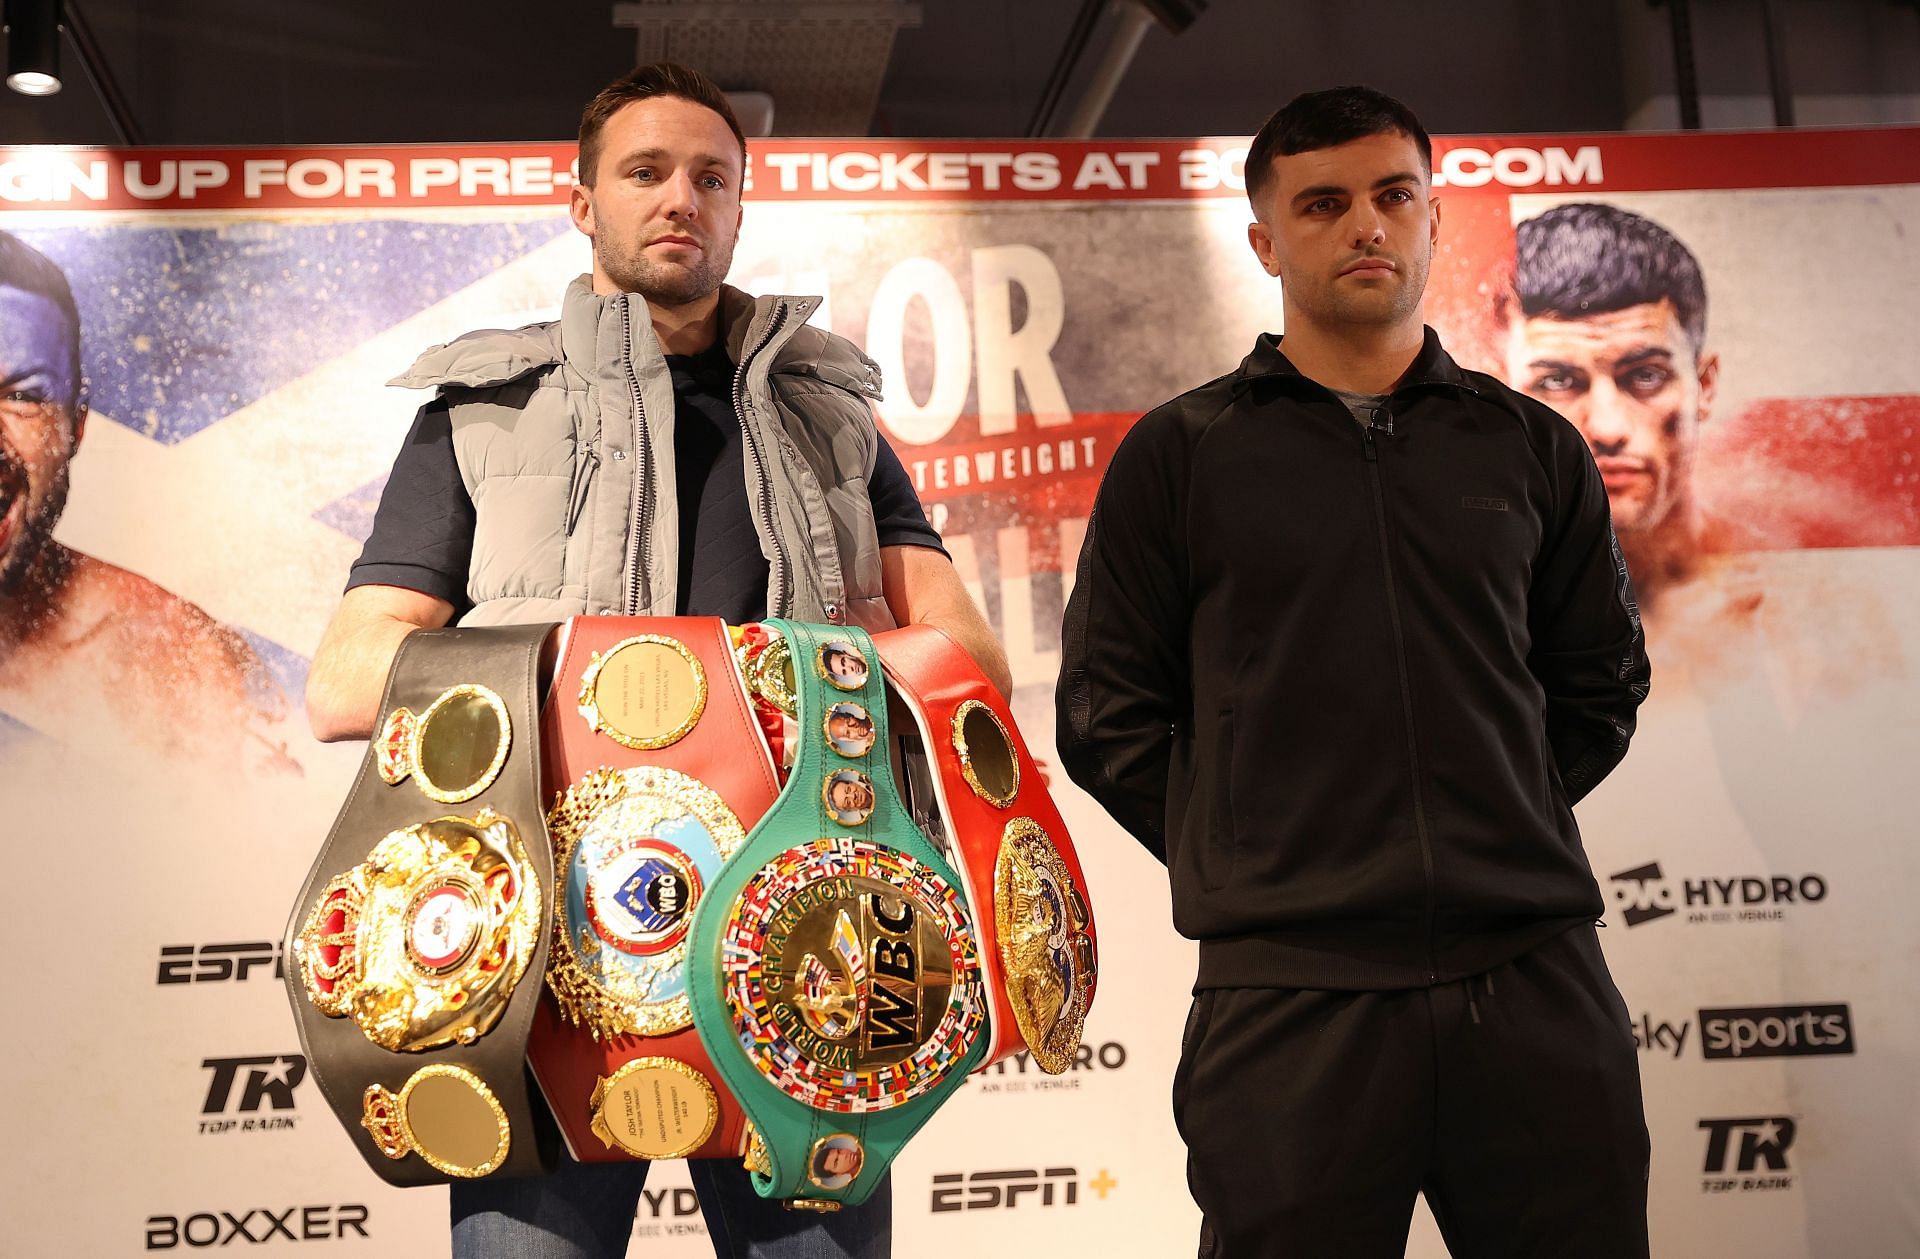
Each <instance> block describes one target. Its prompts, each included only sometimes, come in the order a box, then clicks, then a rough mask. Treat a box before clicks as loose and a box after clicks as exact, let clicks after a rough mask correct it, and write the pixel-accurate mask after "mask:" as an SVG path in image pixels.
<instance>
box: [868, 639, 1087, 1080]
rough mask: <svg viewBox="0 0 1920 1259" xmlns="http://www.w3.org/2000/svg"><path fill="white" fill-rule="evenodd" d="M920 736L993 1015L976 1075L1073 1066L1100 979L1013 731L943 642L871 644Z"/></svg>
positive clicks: (1008, 717) (1046, 813)
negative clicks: (1007, 1062)
mask: <svg viewBox="0 0 1920 1259" xmlns="http://www.w3.org/2000/svg"><path fill="white" fill-rule="evenodd" d="M873 645H874V646H875V647H876V648H877V649H878V650H879V652H880V662H881V665H882V666H883V667H884V668H885V669H886V673H887V680H888V681H889V682H891V683H892V684H893V688H894V691H895V693H896V694H898V695H899V696H900V698H901V699H902V700H903V701H905V703H906V706H907V707H908V709H909V710H910V711H911V712H912V714H913V717H914V721H915V722H916V724H917V725H918V726H919V731H920V739H921V741H922V743H923V745H924V747H925V748H926V751H927V754H928V758H929V759H930V760H931V761H932V763H933V767H934V768H933V775H932V777H933V784H932V785H933V790H934V795H935V798H936V799H937V800H938V802H939V814H940V817H941V818H942V819H944V821H945V824H946V832H947V837H948V839H949V844H948V848H947V852H948V855H949V856H950V857H951V858H952V860H953V863H954V865H955V866H956V867H958V869H959V871H960V877H961V879H962V880H963V882H964V883H965V886H966V890H967V901H968V903H969V904H970V905H971V906H972V909H973V920H974V929H975V931H976V932H977V933H978V935H979V938H980V965H981V970H982V971H983V972H984V974H985V978H986V987H987V993H988V997H989V1000H990V1002H991V1004H992V1011H993V1028H992V1033H993V1034H992V1040H991V1043H990V1046H989V1048H988V1050H987V1054H986V1057H985V1058H984V1059H983V1062H982V1065H985V1064H987V1063H992V1062H996V1061H998V1060H999V1059H1001V1058H1005V1057H1009V1056H1010V1055H1012V1054H1015V1053H1017V1052H1019V1051H1020V1050H1021V1049H1023V1048H1024V1049H1026V1050H1027V1051H1028V1052H1029V1053H1030V1054H1031V1055H1032V1057H1033V1061H1034V1063H1035V1064H1036V1065H1037V1066H1039V1068H1040V1069H1041V1070H1042V1071H1045V1072H1048V1073H1050V1074H1053V1075H1058V1074H1060V1073H1061V1072H1063V1071H1065V1070H1067V1069H1068V1068H1069V1067H1071V1066H1072V1065H1073V1059H1074V1055H1075V1054H1076V1053H1077V1052H1079V1049H1080V1036H1081V1033H1082V1032H1083V1031H1084V1030H1085V1028H1086V1021H1087V1011H1088V1010H1089V1009H1090V1008H1091V1007H1092V1005H1093V992H1094V987H1095V982H1096V979H1097V976H1098V973H1099V962H1098V950H1097V947H1096V945H1097V940H1096V937H1095V934H1094V927H1093V910H1092V907H1091V906H1092V902H1091V901H1090V900H1089V898H1088V896H1087V890H1086V889H1087V881H1086V876H1085V874H1083V873H1082V872H1081V869H1080V858H1079V856H1078V855H1077V854H1076V853H1075V852H1074V848H1073V840H1072V839H1071V838H1069V837H1068V835H1067V828H1066V824H1065V823H1064V822H1063V821H1062V820H1061V817H1060V810H1059V809H1058V807H1056V806H1055V804H1054V802H1053V797H1052V796H1051V795H1050V794H1049V793H1048V791H1047V786H1046V782H1045V781H1044V780H1043V779H1042V778H1041V776H1040V768H1039V766H1038V765H1036V764H1035V763H1034V760H1033V756H1032V755H1031V754H1030V753H1029V752H1028V751H1027V745H1026V743H1025V742H1024V741H1023V740H1022V739H1021V737H1020V729H1019V727H1018V726H1016V725H1015V724H1014V722H1013V716H1012V714H1011V713H1010V712H1008V710H1007V707H1006V704H1005V703H1004V702H1003V701H1002V700H1001V698H1000V696H999V693H998V692H997V691H995V690H994V688H993V684H992V683H991V682H988V681H987V679H986V676H985V675H984V674H982V673H981V672H980V668H979V666H978V665H976V664H974V662H973V658H972V657H970V656H969V655H967V653H966V651H965V650H963V649H962V648H961V647H960V645H959V644H958V643H955V642H954V641H953V639H951V638H949V637H948V636H947V635H946V634H945V633H944V632H943V631H941V630H939V629H937V628H935V627H934V626H931V625H909V626H906V627H905V628H902V629H896V630H888V631H886V632H885V633H882V634H878V635H876V636H875V637H874V640H873Z"/></svg>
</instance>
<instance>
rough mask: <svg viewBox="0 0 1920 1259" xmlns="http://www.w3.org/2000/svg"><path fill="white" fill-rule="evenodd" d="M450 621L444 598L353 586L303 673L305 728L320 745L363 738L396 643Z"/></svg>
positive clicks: (397, 646)
mask: <svg viewBox="0 0 1920 1259" xmlns="http://www.w3.org/2000/svg"><path fill="white" fill-rule="evenodd" d="M452 619H453V605H452V604H451V603H448V602H447V601H446V600H445V599H436V598H435V597H434V596H432V595H424V594H421V593H420V592H419V591H417V590H406V589H402V588H401V587H399V586H355V587H354V588H353V589H352V590H349V591H347V593H346V597H345V598H343V599H341V600H340V608H339V610H338V611H337V612H335V613H334V614H333V620H332V622H331V623H329V624H328V626H327V632H326V634H325V635H324V636H323V637H322V638H321V639H320V650H318V651H316V652H315V653H314V655H313V671H312V672H311V673H309V674H307V724H308V725H309V726H311V727H312V728H313V737H314V738H316V739H319V740H320V741H321V742H322V743H332V742H335V741H336V740H340V739H365V738H368V737H370V736H371V735H372V734H373V723H374V721H375V719H376V718H378V717H379V715H380V695H381V692H382V691H383V690H384V689H385V687H386V683H387V671H388V670H389V669H391V668H392V667H393V657H394V654H395V653H396V652H398V651H399V650H400V640H401V639H403V638H405V637H406V636H407V635H408V634H411V633H413V631H415V630H417V629H439V628H440V627H441V626H442V625H445V624H446V623H447V622H448V621H450V620H452Z"/></svg>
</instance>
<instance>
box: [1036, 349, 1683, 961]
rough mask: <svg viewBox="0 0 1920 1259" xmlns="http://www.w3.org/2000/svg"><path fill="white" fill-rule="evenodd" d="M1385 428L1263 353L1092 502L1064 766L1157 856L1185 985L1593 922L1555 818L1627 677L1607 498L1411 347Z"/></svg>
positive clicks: (1612, 725) (1590, 891)
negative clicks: (1180, 942)
mask: <svg viewBox="0 0 1920 1259" xmlns="http://www.w3.org/2000/svg"><path fill="white" fill-rule="evenodd" d="M1387 405H1388V417H1387V418H1386V419H1385V420H1384V421H1383V423H1382V425H1381V426H1380V428H1379V429H1377V430H1376V429H1367V428H1363V427H1362V426H1361V425H1359V424H1356V423H1355V422H1354V419H1353V417H1352V415H1351V414H1350V413H1349V412H1348V411H1347V409H1346V407H1345V406H1344V405H1343V404H1342V403H1341V402H1340V400H1339V399H1338V398H1337V397H1335V396H1334V395H1333V394H1332V393H1331V392H1330V391H1329V390H1327V389H1326V388H1324V387H1322V386H1321V385H1318V384H1316V383H1314V382H1313V381H1311V380H1309V379H1307V378H1306V377H1304V376H1302V375H1301V374H1300V373H1299V372H1298V371H1297V370H1296V369H1295V368H1294V367H1293V365H1292V364H1291V363H1289V362H1288V361H1287V359H1286V357H1285V356H1284V355H1283V354H1282V353H1281V348H1280V342H1279V340H1278V339H1277V338H1275V337H1273V336H1272V335H1271V334H1268V335H1265V336H1262V337H1261V338H1260V339H1259V341H1258V342H1257V343H1256V344H1255V346H1254V349H1253V352H1252V353H1251V354H1249V355H1248V356H1247V358H1246V360H1245V361H1244V362H1243V363H1242V364H1241V365H1240V369H1239V370H1238V371H1236V372H1234V373H1232V374H1231V375H1228V376H1223V377H1221V378H1220V379H1218V380H1215V381H1213V382H1211V383H1209V384H1206V385H1202V386H1201V387H1200V388H1198V389H1195V390H1193V391H1191V392H1189V393H1185V394H1182V395H1181V396H1180V397H1178V398H1175V399H1174V400H1173V401H1171V402H1169V403H1167V404H1166V405H1165V406H1162V407H1159V408H1157V409H1156V410H1154V411H1152V412H1150V413H1148V414H1147V415H1146V416H1145V417H1143V418H1142V419H1141V420H1140V422H1139V423H1138V424H1137V425H1135V426H1134V428H1133V430H1132V431H1131V432H1130V433H1129V434H1128V435H1127V437H1126V440H1125V441H1123V442H1122V443H1121V444H1120V446H1119V448H1118V449H1117V450H1116V451H1115V452H1114V456H1113V461H1112V464H1111V466H1110V467H1109V468H1108V470H1107V473H1106V477H1105V479H1104V480H1103V481H1102V483H1101V487H1100V493H1099V497H1098V499H1097V500H1096V503H1095V506H1094V511H1093V517H1092V520H1091V521H1090V522H1089V524H1088V528H1087V537H1086V543H1085V547H1084V549H1083V550H1082V552H1081V555H1080V566H1079V573H1078V577H1077V578H1076V584H1075V586H1074V591H1073V597H1072V598H1071V600H1070V601H1069V602H1068V605H1067V615H1066V623H1065V625H1064V627H1063V631H1062V648H1063V653H1064V656H1063V660H1062V672H1061V676H1060V686H1059V691H1058V694H1057V702H1058V721H1059V727H1058V742H1059V748H1060V757H1061V760H1062V762H1063V764H1064V765H1065V768H1066V770H1067V772H1068V773H1069V774H1070V775H1071V776H1072V777H1073V780H1074V781H1075V782H1077V783H1079V784H1080V785H1081V786H1082V787H1083V788H1085V789H1086V790H1087V791H1088V792H1089V793H1091V794H1092V795H1093V797H1094V798H1095V799H1096V800H1098V801H1099V802H1100V803H1101V804H1102V805H1103V806H1104V807H1105V808H1106V809H1107V811H1108V812H1109V813H1111V814H1112V815H1113V816H1114V818H1115V819H1116V820H1117V821H1119V823H1120V824H1121V825H1122V826H1124V827H1126V828H1127V830H1128V831H1130V832H1131V833H1132V834H1133V835H1134V836H1135V837H1136V838H1138V839H1139V840H1140V842H1141V843H1143V844H1145V845H1146V846H1147V848H1148V849H1150V850H1151V851H1152V852H1153V853H1154V854H1155V855H1156V856H1158V857H1159V858H1160V859H1161V860H1162V861H1164V862H1166V863H1167V866H1168V869H1169V872H1170V875H1171V879H1172V883H1173V917H1174V925H1175V926H1176V927H1177V928H1178V929H1179V931H1180V932H1181V934H1183V935H1186V936H1188V937H1190V938H1193V939H1196V940H1198V941H1200V975H1199V981H1198V984H1197V986H1198V987H1202V988H1207V987H1300V988H1332V989H1386V988H1404V987H1417V986H1420V985H1423V984H1433V983H1439V982H1445V981H1449V980H1453V979H1458V978H1460V977H1462V976H1464V975H1471V974H1475V973H1477V972H1479V971H1483V970H1486V969H1489V968H1491V967H1493V966H1496V965H1498V964H1500V963H1501V962H1504V961H1507V960H1509V959H1510V958H1513V957H1515V956H1518V955H1519V954H1520V953H1522V952H1525V951H1526V950H1527V949H1530V948H1532V947H1533V946H1534V945H1536V944H1538V943H1540V942H1541V941H1543V940H1545V939H1547V938H1549V937H1551V936H1553V935H1555V934H1557V933H1558V932H1560V931H1563V930H1565V929H1566V928H1567V927H1569V926H1571V925H1574V924H1576V923H1581V922H1591V921H1593V920H1595V919H1597V918H1598V917H1599V915H1600V912H1601V907H1602V906H1601V899H1600V892H1599V889H1598V887H1597V886H1596V885H1595V883H1594V879H1593V874H1592V871H1591V870H1590V869H1589V868H1588V865H1587V859H1586V854H1585V853H1584V852H1583V851H1582V849H1581V846H1580V834H1579V830H1578V828H1577V827H1576V826H1575V824H1574V819H1573V812H1572V809H1571V807H1570V806H1571V805H1572V803H1573V802H1574V801H1577V800H1579V799H1580V798H1581V797H1582V796H1584V795H1585V794H1586V793H1587V792H1588V791H1590V790H1592V789H1593V787H1594V785H1595V784H1597V783H1598V782H1599V781H1600V780H1601V779H1602V778H1603V777H1605V776H1606V774H1607V773H1608V772H1609V771H1610V770H1612V768H1613V767H1614V766H1615V765H1616V764H1618V763H1619V761H1620V758H1621V757H1622V756H1623V755H1625V754H1626V750H1627V742H1628V740H1629V738H1630V737H1631V736H1632V734H1633V725H1634V710H1635V708H1636V707H1637V706H1638V705H1639V703H1640V701H1641V700H1642V699H1644V698H1645V697H1646V693H1647V679H1648V667H1647V658H1646V653H1645V649H1644V641H1643V639H1642V636H1641V630H1640V616H1639V611H1638V609H1637V607H1636V605H1635V602H1634V596H1633V590H1632V587H1631V585H1630V583H1629V582H1628V579H1627V571H1626V565H1625V563H1624V562H1623V561H1622V559H1621V557H1620V549H1619V545H1618V544H1617V542H1616V541H1615V540H1614V536H1613V529H1612V525H1611V522H1610V519H1609V516H1608V512H1607V495H1606V489H1605V486H1604V485H1603V484H1602V482H1601V480H1600V475H1599V472H1598V470H1597V469H1596V468H1595V467H1594V464H1593V458H1592V456H1591V455H1590V454H1589V453H1588V451H1587V447H1586V443H1585V442H1584V441H1583V440H1582V439H1581V436H1580V434H1579V432H1578V431H1577V430H1576V429H1575V428H1574V427H1573V426H1572V425H1571V424H1569V423H1568V422H1567V421H1566V420H1564V419H1562V418H1561V417H1560V416H1559V415H1558V414H1556V413H1555V412H1554V411H1552V410H1551V409H1549V408H1547V407H1545V406H1542V405H1541V404H1539V403H1537V402H1535V401H1533V400H1532V399H1530V398H1527V397H1525V396H1523V395H1521V394H1518V393H1515V392H1514V391H1513V390H1511V389H1509V388H1507V387H1506V386H1505V385H1504V384H1502V383H1500V382H1499V381H1497V380H1495V379H1493V378H1492V377H1490V376H1486V375H1483V374H1481V373H1478V372H1468V371H1463V370H1461V369H1460V368H1459V367H1457V366H1456V365H1455V364H1454V362H1453V360H1452V359H1451V358H1450V357H1449V356H1448V355H1447V353H1446V351H1445V350H1444V349H1442V348H1441V345H1440V340H1439V338H1438V337H1437V336H1436V335H1435V334H1434V333H1433V330H1432V329H1428V330H1427V334H1426V344H1425V346H1424V347H1423V349H1422V350H1421V352H1420V356H1419V358H1418V359H1417V360H1416V361H1415V363H1414V365H1413V366H1412V368H1411V369H1409V371H1408V373H1407V375H1406V376H1405V378H1404V379H1403V380H1402V382H1401V383H1400V385H1399V387H1398V388H1396V389H1395V390H1394V391H1393V394H1392V396H1391V398H1390V400H1389V402H1388V404H1387ZM1389 428H1390V431H1388V430H1389Z"/></svg>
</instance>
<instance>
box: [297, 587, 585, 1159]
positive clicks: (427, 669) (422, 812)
mask: <svg viewBox="0 0 1920 1259" xmlns="http://www.w3.org/2000/svg"><path fill="white" fill-rule="evenodd" d="M551 629H552V626H550V625H531V626H515V627H512V628H498V629H495V628H488V629H446V630H433V631H422V632H419V633H414V634H410V635H408V636H407V637H406V639H405V640H404V641H403V642H402V643H401V646H400V650H399V652H398V654H397V655H396V656H395V658H394V662H393V668H392V670H391V672H390V673H389V674H388V677H387V688H386V694H385V695H384V697H383V698H382V700H381V704H380V713H381V720H380V726H379V728H378V731H377V733H376V737H375V738H374V739H373V741H372V742H371V743H370V745H369V746H368V749H367V756H366V759H365V761H364V762H363V764H362V765H361V769H360V774H359V777H358V778H357V779H356V780H355V782H354V786H353V791H352V793H351V794H350V795H349V796H348V797H347V802H346V805H345V807H343V808H342V809H341V811H340V815H339V817H338V818H337V819H336V820H335V822H334V825H333V830H332V832H331V833H330V834H329V835H328V837H327V841H326V844H325V845H324V846H323V847H322V849H321V851H320V855H319V858H318V859H317V860H316V861H315V862H314V865H313V869H312V871H311V872H310V873H309V874H308V875H307V881H306V884H305V886H304V887H303V888H302V889H301V892H300V899H299V900H298V902H296V904H295V906H294V912H293V918H292V920H291V921H290V922H289V923H288V925H287V937H286V947H285V953H286V956H287V957H288V958H290V959H291V960H292V965H290V966H289V967H288V968H287V991H288V996H289V998H290V999H291V1001H292V1003H293V1013H294V1019H295V1022H296V1023H298V1025H299V1028H300V1042H301V1045H302V1047H303V1048H304V1049H305V1051H306V1054H307V1061H308V1063H309V1064H310V1066H311V1069H312V1072H313V1075H314V1077H315V1079H317V1080H318V1081H319V1084H320V1089H321V1092H322V1093H323V1094H325V1096H326V1098H327V1101H328V1104H329V1105H331V1106H332V1107H333V1109H334V1112H335V1114H336V1115H338V1116H339V1118H340V1120H341V1123H342V1124H343V1125H344V1126H345V1127H346V1129H347V1132H348V1134H349V1135H350V1136H351V1137H352V1138H353V1140H354V1146H355V1148H357V1149H358V1150H359V1151H360V1153H361V1154H362V1156H364V1157H365V1158H366V1160H367V1162H368V1163H369V1164H371V1165H372V1167H373V1169H374V1170H375V1171H376V1172H378V1173H379V1174H380V1175H381V1176H382V1177H383V1178H384V1179H386V1180H388V1181H391V1182H392V1183H394V1184H396V1185H421V1184H440V1183H445V1182H446V1181H447V1179H448V1178H450V1177H462V1178H467V1177H476V1176H487V1175H500V1176H512V1175H527V1174H531V1173H534V1172H538V1171H541V1170H544V1169H549V1168H551V1167H552V1166H553V1163H554V1158H555V1155H556V1152H557V1144H558V1143H557V1142H556V1141H555V1140H554V1139H553V1128H552V1125H551V1124H550V1123H548V1122H546V1120H545V1114H544V1111H542V1110H540V1108H538V1107H536V1106H534V1105H533V1104H532V1103H531V1100H530V1098H529V1097H528V1093H527V1087H526V1074H525V1071H524V1070H523V1069H522V1066H521V1063H522V1060H523V1059H524V1058H525V1056H526V1045H527V1033H528V1028H529V1026H530V1024H531V1022H532V1020H533V1012H534V1007H535V1005H536V1003H537V1001H538V997H539V983H538V977H539V975H540V973H541V971H542V969H543V968H544V966H545V964H546V941H547V932H548V925H549V923H550V921H551V916H552V898H551V896H550V894H549V889H551V887H552V886H553V868H552V854H551V851H550V849H549V847H548V843H547V832H546V827H545V824H544V822H543V820H542V817H541V812H540V804H539V800H540V796H539V782H540V740H539V735H538V733H537V730H538V726H537V718H536V710H535V697H536V695H537V693H538V692H537V686H538V680H539V666H540V655H541V650H542V646H543V644H544V642H545V640H546V638H547V635H548V632H549V631H550V630H551Z"/></svg>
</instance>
